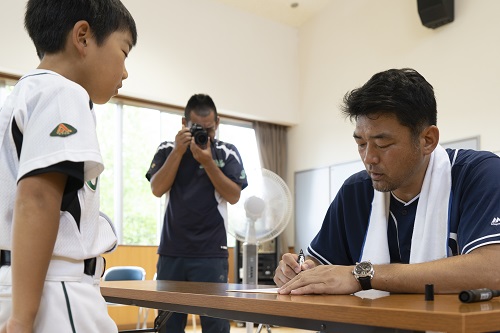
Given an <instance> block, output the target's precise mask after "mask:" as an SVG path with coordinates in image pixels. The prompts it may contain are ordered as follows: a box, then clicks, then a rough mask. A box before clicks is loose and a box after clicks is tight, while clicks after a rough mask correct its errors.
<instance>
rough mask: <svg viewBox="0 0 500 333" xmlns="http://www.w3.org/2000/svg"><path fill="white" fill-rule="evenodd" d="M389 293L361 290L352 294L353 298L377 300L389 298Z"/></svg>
mask: <svg viewBox="0 0 500 333" xmlns="http://www.w3.org/2000/svg"><path fill="white" fill-rule="evenodd" d="M390 294H391V293H390V292H388V291H383V290H377V289H370V290H361V291H358V292H357V293H354V294H353V295H354V296H358V297H359V298H368V299H377V298H381V297H385V296H389V295H390Z"/></svg>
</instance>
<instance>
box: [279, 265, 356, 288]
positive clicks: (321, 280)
mask: <svg viewBox="0 0 500 333" xmlns="http://www.w3.org/2000/svg"><path fill="white" fill-rule="evenodd" d="M282 261H283V260H282ZM306 263H307V261H306ZM304 265H305V264H304ZM304 265H303V266H304ZM280 267H281V262H280ZM278 268H279V267H278ZM352 270H353V266H336V265H319V266H317V267H314V268H311V269H308V270H305V271H302V272H301V273H300V274H297V275H296V276H295V277H293V278H292V279H291V280H290V281H288V282H287V283H285V284H282V285H281V286H280V285H278V287H280V289H279V291H278V293H280V294H293V295H303V294H337V295H346V294H352V293H355V292H357V291H360V290H361V286H360V285H359V283H358V281H356V279H355V278H354V276H353V275H352ZM288 274H289V275H290V273H289V272H288ZM274 279H275V282H276V276H275V277H274ZM276 284H278V283H276Z"/></svg>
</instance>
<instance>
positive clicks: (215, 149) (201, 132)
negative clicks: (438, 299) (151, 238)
mask: <svg viewBox="0 0 500 333" xmlns="http://www.w3.org/2000/svg"><path fill="white" fill-rule="evenodd" d="M218 126H219V116H218V115H217V109H216V107H215V104H214V102H213V100H212V98H210V96H208V95H204V94H197V95H193V96H192V97H191V98H190V99H189V101H188V103H187V105H186V108H185V109H184V118H183V119H182V128H181V130H180V131H179V132H178V133H177V135H176V137H175V142H169V141H166V142H163V143H161V144H160V146H159V147H158V150H157V152H156V154H155V156H154V157H153V162H152V163H151V166H150V169H149V171H148V172H147V174H146V178H147V179H148V180H149V181H150V182H151V190H152V192H153V194H154V195H155V196H157V197H161V196H162V195H163V194H166V211H165V217H164V222H163V230H162V234H161V241H160V246H159V247H158V254H159V258H158V264H157V279H158V280H175V281H199V282H222V283H226V282H227V276H228V251H227V236H226V225H227V207H226V206H227V202H229V203H230V204H235V203H236V202H238V200H239V198H240V193H241V190H242V189H244V188H245V187H246V186H247V178H246V174H245V170H244V169H243V163H242V160H241V157H240V154H239V152H238V150H237V149H236V147H235V146H233V145H232V144H229V143H224V142H221V141H219V140H216V139H215V132H216V130H217V127H218ZM186 321H187V315H186V314H182V313H175V314H174V315H173V316H172V317H171V318H170V319H169V320H168V321H167V324H166V331H168V332H169V333H183V332H184V328H185V326H186ZM201 325H202V329H203V333H226V332H229V322H228V321H227V320H223V319H215V318H209V317H201Z"/></svg>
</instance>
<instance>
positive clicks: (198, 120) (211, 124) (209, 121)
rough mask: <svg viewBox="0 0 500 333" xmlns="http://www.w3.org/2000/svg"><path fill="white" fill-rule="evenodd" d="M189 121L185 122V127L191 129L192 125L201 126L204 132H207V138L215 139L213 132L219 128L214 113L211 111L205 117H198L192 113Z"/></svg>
mask: <svg viewBox="0 0 500 333" xmlns="http://www.w3.org/2000/svg"><path fill="white" fill-rule="evenodd" d="M190 117H191V119H190V120H189V121H188V122H187V125H186V126H187V127H189V128H190V127H191V126H192V125H193V124H198V125H201V126H202V127H203V128H204V129H205V131H207V133H208V136H209V137H210V138H211V139H212V142H213V140H214V139H215V132H216V131H217V128H218V127H219V117H217V119H216V118H215V113H214V111H211V112H210V113H209V114H208V115H207V116H204V117H202V116H199V115H197V114H196V113H194V112H191V113H190Z"/></svg>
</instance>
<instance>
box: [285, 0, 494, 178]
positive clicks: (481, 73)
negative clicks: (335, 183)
mask: <svg viewBox="0 0 500 333" xmlns="http://www.w3.org/2000/svg"><path fill="white" fill-rule="evenodd" d="M499 13H500V1H497V0H480V1H472V0H455V21H454V22H452V23H450V24H447V25H444V26H442V27H440V28H438V29H435V30H433V29H429V28H426V27H424V26H423V25H422V24H421V22H420V18H419V15H418V10H417V1H401V0H377V1H371V0H356V1H345V0H333V2H332V4H331V5H330V6H329V7H328V8H327V9H326V10H325V11H323V12H322V13H321V14H320V15H318V16H317V17H316V18H315V20H314V21H312V22H308V24H306V25H305V26H303V27H302V28H301V30H300V35H299V40H300V48H299V49H300V70H301V71H300V83H301V87H300V92H301V98H300V118H299V125H298V126H295V127H293V128H292V130H291V131H290V136H289V138H290V143H291V147H293V148H294V149H292V151H291V152H290V153H291V157H290V167H291V170H289V172H290V173H292V172H295V171H297V170H304V169H309V168H314V167H318V166H325V165H330V164H335V163H340V162H346V161H351V160H354V159H357V158H358V156H357V151H356V147H355V144H354V140H353V139H352V132H353V130H354V126H353V125H352V124H351V123H350V122H349V121H348V120H345V119H344V118H343V117H342V116H341V114H340V111H339V107H338V106H339V104H340V103H341V101H342V98H343V96H344V94H345V93H346V92H347V91H348V90H351V89H353V88H356V87H358V86H360V85H362V84H363V83H365V82H366V81H367V80H368V79H369V78H370V77H371V76H372V75H373V74H375V73H376V72H379V71H381V70H385V69H389V68H402V67H412V68H415V69H416V70H417V71H419V72H420V73H421V74H422V75H424V77H426V79H427V80H428V81H429V82H430V83H431V84H432V85H433V86H434V90H435V94H436V98H437V102H438V126H439V128H440V130H441V140H442V141H451V140H455V139H460V138H464V137H472V136H476V135H480V136H481V139H480V140H481V148H482V149H488V150H499V149H500V140H499V136H498V133H499V131H498V126H499V125H500V112H499V108H500V104H499V100H500V43H499V42H498V41H499V40H500V20H499V19H498V14H499ZM312 134H314V135H312ZM312 147H314V148H313V149H312Z"/></svg>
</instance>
